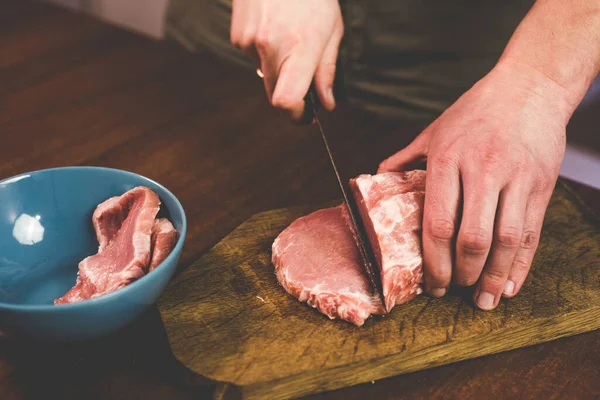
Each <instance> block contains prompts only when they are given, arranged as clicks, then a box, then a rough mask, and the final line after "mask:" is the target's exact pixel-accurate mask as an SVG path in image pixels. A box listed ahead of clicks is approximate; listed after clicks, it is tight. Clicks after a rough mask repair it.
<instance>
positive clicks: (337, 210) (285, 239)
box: [272, 206, 383, 326]
mask: <svg viewBox="0 0 600 400" xmlns="http://www.w3.org/2000/svg"><path fill="white" fill-rule="evenodd" d="M348 222H349V216H348V215H347V211H346V208H345V207H342V206H339V207H334V208H327V209H324V210H319V211H316V212H314V213H312V214H309V215H307V216H305V217H302V218H299V219H297V220H296V221H294V222H293V223H292V224H291V225H290V226H289V227H287V228H286V229H285V230H284V231H283V232H282V233H281V234H280V235H279V236H278V237H277V239H275V242H274V243H273V248H272V250H273V264H274V265H275V271H276V275H277V280H278V281H279V282H280V283H281V285H282V286H283V287H284V288H285V290H286V291H287V292H288V293H290V294H291V295H292V296H294V297H296V298H297V299H298V300H300V301H302V302H304V301H306V302H307V303H308V304H309V305H310V306H312V307H315V308H317V309H318V310H319V311H320V312H322V313H323V314H325V315H327V316H328V317H329V318H331V319H334V318H336V317H337V318H341V319H343V320H346V321H348V322H351V323H353V324H355V325H358V326H361V325H362V324H363V323H364V322H365V319H367V318H368V317H369V316H370V315H371V314H382V313H383V307H382V306H381V303H380V302H379V299H378V297H377V296H376V294H375V293H374V291H373V288H372V287H371V285H370V283H369V281H368V280H367V278H366V276H365V275H364V273H363V270H362V266H361V262H360V261H359V260H360V255H359V252H358V248H357V247H356V243H355V241H354V238H353V237H352V234H351V231H350V228H349V226H348Z"/></svg>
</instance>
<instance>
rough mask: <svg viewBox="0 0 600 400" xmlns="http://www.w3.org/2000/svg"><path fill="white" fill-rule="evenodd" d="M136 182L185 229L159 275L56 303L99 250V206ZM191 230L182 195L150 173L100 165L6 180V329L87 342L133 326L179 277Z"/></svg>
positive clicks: (1, 307)
mask: <svg viewBox="0 0 600 400" xmlns="http://www.w3.org/2000/svg"><path fill="white" fill-rule="evenodd" d="M136 186H147V187H149V188H150V189H152V190H154V192H155V193H156V194H157V195H158V197H159V198H160V200H161V211H160V212H159V216H163V217H167V218H169V219H170V220H171V222H172V223H173V225H174V226H175V229H177V231H178V234H179V239H178V242H177V245H176V247H175V249H174V250H173V251H172V252H171V254H170V255H169V256H168V257H167V259H166V260H165V261H164V262H163V263H162V264H161V265H159V266H158V267H157V268H156V269H155V270H153V271H152V272H151V273H149V274H147V275H146V276H144V277H143V278H141V279H139V280H137V281H135V282H133V283H131V284H129V285H127V286H126V287H124V288H122V289H120V290H117V291H115V292H112V293H109V294H106V295H104V296H100V297H98V298H95V299H92V300H85V301H82V302H79V303H73V304H64V305H56V306H55V305H54V304H53V301H54V299H55V298H57V297H60V296H62V295H63V294H65V293H66V292H67V291H68V290H69V289H70V288H71V287H72V286H73V285H74V284H75V279H76V277H77V270H78V264H79V262H80V261H81V260H83V259H84V258H85V257H87V256H89V255H92V254H95V253H97V251H98V242H97V240H96V235H95V233H94V229H93V226H92V213H93V212H94V209H95V207H96V206H97V205H98V204H100V203H101V202H103V201H104V200H106V199H108V198H109V197H112V196H118V195H121V194H123V193H125V192H126V191H128V190H129V189H132V188H134V187H136ZM185 234H186V218H185V213H184V210H183V207H182V206H181V204H180V203H179V201H178V200H177V198H176V197H175V196H174V195H173V194H172V193H171V192H170V191H168V190H167V189H166V188H164V187H163V186H161V185H160V184H158V183H156V182H154V181H152V180H150V179H147V178H144V177H143V176H140V175H137V174H134V173H131V172H126V171H120V170H115V169H107V168H97V167H67V168H55V169H47V170H41V171H35V172H31V173H26V174H22V175H19V176H15V177H12V178H9V179H5V180H2V181H0V330H4V331H5V333H7V334H8V335H10V336H16V337H24V336H25V337H29V338H33V339H41V340H69V341H70V340H84V339H90V338H95V337H99V336H102V335H105V334H108V333H111V332H114V331H116V330H117V329H119V328H121V327H123V326H125V325H126V324H128V323H129V322H131V321H132V320H133V319H135V318H136V317H137V316H138V315H139V314H141V313H142V312H143V311H144V310H146V309H147V308H148V307H149V306H150V305H152V304H153V303H154V302H155V301H156V299H157V298H158V296H159V295H160V293H161V292H162V290H163V289H164V287H165V286H166V284H167V283H168V282H169V279H170V278H171V277H172V275H173V273H174V272H175V269H176V267H177V263H178V261H179V257H180V255H181V250H182V248H183V242H184V240H185Z"/></svg>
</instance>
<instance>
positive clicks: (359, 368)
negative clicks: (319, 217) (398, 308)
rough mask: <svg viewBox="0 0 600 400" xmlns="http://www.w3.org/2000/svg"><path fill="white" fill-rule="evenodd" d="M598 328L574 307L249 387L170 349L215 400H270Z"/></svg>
mask: <svg viewBox="0 0 600 400" xmlns="http://www.w3.org/2000/svg"><path fill="white" fill-rule="evenodd" d="M586 322H587V324H586ZM543 326H547V327H548V328H550V330H543V329H542V330H540V329H539V328H540V327H543ZM532 329H535V330H536V332H537V335H535V336H527V332H528V331H530V330H532ZM598 329H600V306H594V307H593V308H590V309H585V310H579V311H573V312H571V313H567V314H563V315H560V316H556V317H554V318H551V319H544V320H542V319H538V320H534V321H531V322H530V323H525V324H523V325H521V326H519V327H518V328H517V329H515V330H512V331H492V332H488V333H486V334H483V335H477V336H474V337H469V338H465V339H464V340H461V341H449V342H444V343H440V344H438V345H436V346H432V347H428V348H424V349H420V350H418V351H414V352H400V353H395V354H392V355H389V356H387V357H385V358H370V359H367V360H362V361H358V362H354V363H350V364H346V365H343V366H337V367H332V368H327V369H322V370H321V371H320V373H319V375H318V379H317V380H315V379H314V375H311V371H305V372H302V373H300V374H296V375H291V376H288V377H285V378H281V379H276V380H272V381H264V382H257V383H251V384H247V385H246V384H243V383H242V384H240V383H235V382H229V381H223V380H220V379H218V377H214V376H211V374H203V373H202V372H199V371H197V370H195V369H192V368H190V366H188V365H187V364H186V363H184V361H183V360H182V359H181V358H180V357H179V355H178V354H177V353H176V352H175V351H174V350H173V349H172V350H173V355H174V356H175V358H176V359H177V361H179V362H180V363H181V364H182V365H185V366H186V368H188V369H189V370H190V371H191V372H192V373H195V374H198V375H200V376H203V377H205V378H207V379H210V380H212V381H213V382H216V383H218V384H219V385H220V386H221V387H222V390H223V391H222V392H221V394H220V395H219V398H223V399H229V398H242V399H248V400H254V399H262V398H265V397H266V396H267V397H268V398H269V399H271V400H279V399H289V398H295V397H299V396H305V395H309V394H316V393H322V392H327V391H331V390H336V389H341V388H344V387H350V386H355V385H359V384H362V383H366V382H370V381H376V380H381V379H386V378H390V377H393V376H399V375H404V374H408V373H411V372H416V371H422V370H425V369H430V368H435V367H439V366H443V365H448V364H451V363H455V362H459V361H464V360H467V359H475V358H479V357H483V356H488V355H492V354H498V353H502V352H506V351H511V350H516V349H519V348H524V347H529V346H534V345H538V344H542V343H546V342H550V341H553V340H556V339H560V338H563V337H570V336H574V335H578V334H582V333H587V332H592V331H595V330H598ZM518 333H520V335H518ZM168 334H169V333H168V332H167V335H168ZM505 336H506V338H509V337H510V338H512V340H514V337H515V336H518V337H520V338H522V339H523V342H522V343H519V344H516V345H514V346H513V345H510V346H509V347H503V346H501V343H502V339H503V338H504V337H505ZM494 340H495V341H496V343H499V344H497V345H496V346H491V347H492V348H493V350H491V351H490V343H493V342H494ZM482 344H485V345H486V346H487V347H485V346H482ZM461 348H462V349H464V348H471V349H472V352H465V351H461V352H459V351H456V350H457V349H461ZM428 356H429V357H428ZM431 356H433V357H431ZM429 359H433V360H435V361H433V362H428V361H427V360H429ZM398 370H402V372H397V371H398ZM358 376H360V378H357V377H358ZM303 378H307V379H303ZM290 387H298V389H297V390H296V389H293V390H290V389H289V388H290ZM278 388H279V390H280V391H279V392H277V390H278ZM274 392H276V393H274Z"/></svg>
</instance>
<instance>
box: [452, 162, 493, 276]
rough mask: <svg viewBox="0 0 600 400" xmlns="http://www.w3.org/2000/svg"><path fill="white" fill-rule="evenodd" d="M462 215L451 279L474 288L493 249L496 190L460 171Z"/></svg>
mask: <svg viewBox="0 0 600 400" xmlns="http://www.w3.org/2000/svg"><path fill="white" fill-rule="evenodd" d="M462 178H463V181H462V182H463V195H464V203H463V213H462V221H461V223H460V230H459V232H458V237H457V239H456V263H455V268H454V271H453V274H452V278H453V280H454V282H455V283H456V284H457V285H460V286H471V285H474V284H475V283H476V282H477V280H478V278H479V275H481V271H482V270H483V266H484V264H485V261H486V259H487V257H488V254H489V251H490V247H491V245H492V233H493V229H494V219H495V216H496V208H497V206H498V196H499V193H500V190H499V188H496V185H494V184H493V183H492V182H489V181H488V182H486V181H485V178H484V179H482V177H481V176H480V175H479V174H476V173H472V172H471V173H469V172H465V171H462Z"/></svg>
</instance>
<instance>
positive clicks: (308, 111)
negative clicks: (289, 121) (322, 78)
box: [299, 81, 321, 125]
mask: <svg viewBox="0 0 600 400" xmlns="http://www.w3.org/2000/svg"><path fill="white" fill-rule="evenodd" d="M319 108H321V102H320V101H319V95H318V94H317V89H316V88H315V82H314V81H313V82H311V84H310V87H309V88H308V93H306V96H304V112H303V113H302V119H300V122H299V124H300V125H308V124H311V123H312V122H313V120H314V118H315V113H316V112H318V111H319Z"/></svg>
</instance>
